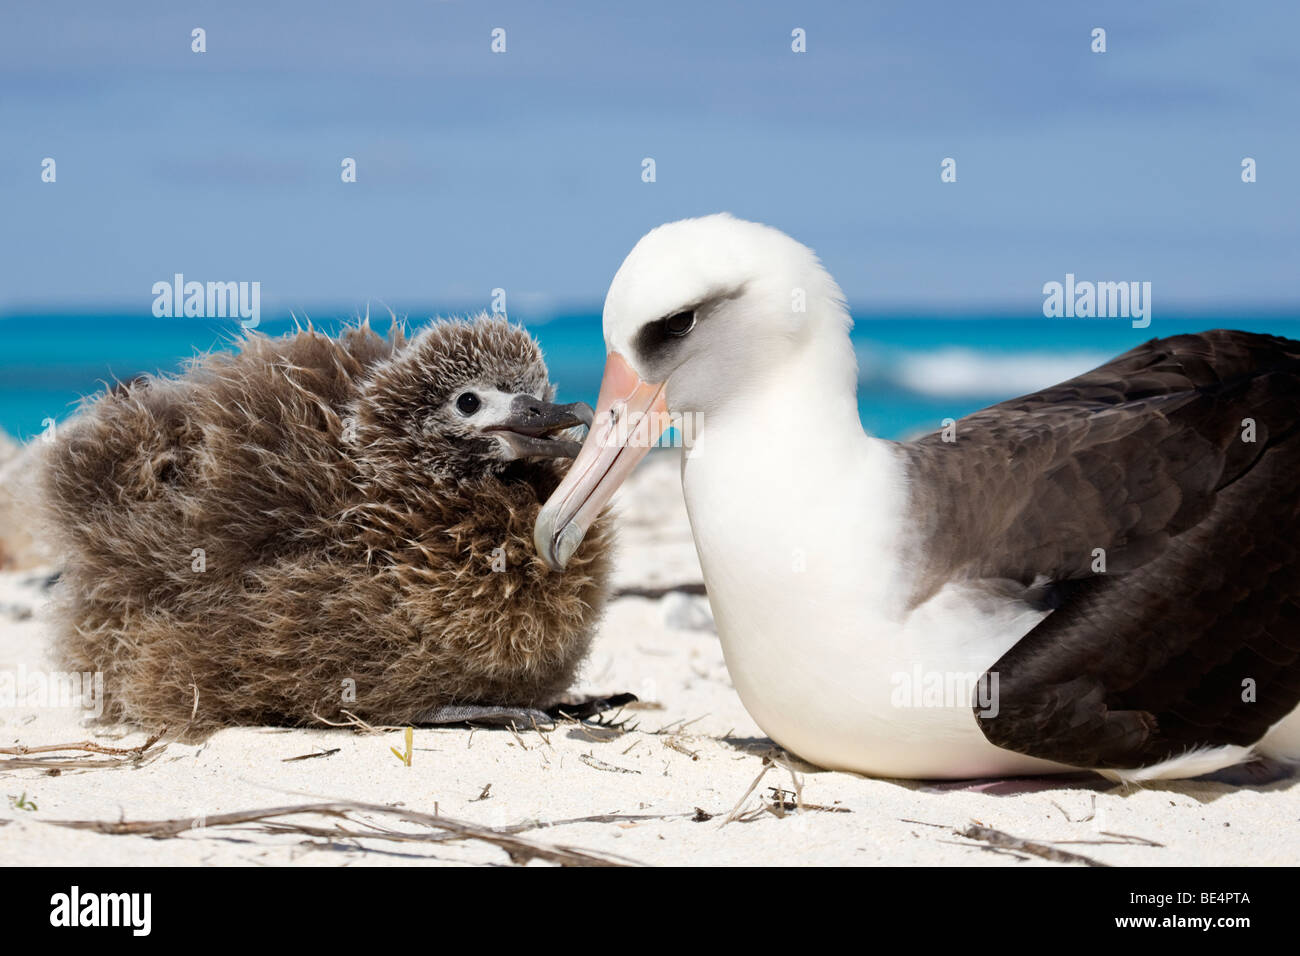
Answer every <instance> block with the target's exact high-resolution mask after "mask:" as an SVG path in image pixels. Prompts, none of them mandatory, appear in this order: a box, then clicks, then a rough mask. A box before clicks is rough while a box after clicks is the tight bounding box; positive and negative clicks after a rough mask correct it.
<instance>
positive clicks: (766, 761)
mask: <svg viewBox="0 0 1300 956" xmlns="http://www.w3.org/2000/svg"><path fill="white" fill-rule="evenodd" d="M771 769H772V758H771V757H764V758H763V769H762V770H760V771H759V772H758V776H757V777H755V778H754V782H753V783H751V784H750V785H749V789H748V790H746V791H745V793H744V795H743V796H742V797H741V798H740V799H739V800H738V801H737V802H736V805H735V806H734V807H732V808H731V812H730V813H728V814H727V818H726V819H725V820H723V821H722V822H721V823H719V824H718V829H719V830H721V829H722V828H723V827H725V826H726V825H727V824H728V823H730V822H731V821H732V820H734V819H736V815H737V814H738V813H739V812H740V808H741V807H743V806H744V805H745V801H746V800H748V799H749V795H750V794H751V793H753V792H754V790H755V789H756V788H757V787H758V784H759V782H760V781H761V780H762V779H763V778H764V777H765V776H767V772H768V771H769V770H771Z"/></svg>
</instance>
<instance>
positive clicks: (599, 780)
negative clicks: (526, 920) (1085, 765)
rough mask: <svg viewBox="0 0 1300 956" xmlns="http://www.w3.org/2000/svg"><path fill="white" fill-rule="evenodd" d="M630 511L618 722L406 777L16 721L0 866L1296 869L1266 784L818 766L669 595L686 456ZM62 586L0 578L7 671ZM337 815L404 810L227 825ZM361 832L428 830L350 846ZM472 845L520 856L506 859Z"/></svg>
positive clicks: (449, 755)
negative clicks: (766, 720)
mask: <svg viewBox="0 0 1300 956" xmlns="http://www.w3.org/2000/svg"><path fill="white" fill-rule="evenodd" d="M616 506H617V508H618V509H619V514H620V524H621V535H620V542H621V545H620V552H619V560H618V566H617V572H616V578H615V589H616V593H617V592H623V593H621V594H619V595H618V596H616V598H615V599H614V600H613V601H611V602H610V604H609V606H608V608H607V611H606V614H605V618H604V621H603V624H602V626H601V630H600V633H599V636H598V638H597V640H596V642H595V645H594V648H593V651H592V654H591V656H590V659H589V660H588V661H587V664H586V666H585V668H584V670H583V673H582V677H581V680H580V682H579V683H578V684H577V685H576V686H575V687H574V692H575V695H597V696H600V695H611V694H616V693H623V692H630V693H633V694H636V695H637V697H638V698H639V702H638V703H636V704H633V705H631V706H629V707H626V708H624V709H622V710H621V711H620V712H616V713H610V714H608V715H606V716H605V717H604V718H603V721H604V723H605V724H606V726H600V725H598V724H597V722H595V721H587V722H585V723H577V722H570V723H561V724H559V725H558V726H557V727H555V728H554V729H552V730H534V729H528V730H526V731H522V732H520V733H518V734H516V733H512V732H511V731H509V730H488V729H478V730H471V729H461V728H416V729H415V730H414V734H413V738H412V743H413V748H412V753H411V761H410V766H407V765H406V764H405V762H404V761H402V760H399V759H398V758H397V757H396V756H395V755H394V753H393V752H392V748H396V749H397V750H399V751H402V750H404V748H405V742H404V739H403V738H404V733H403V731H402V730H401V729H393V730H389V731H383V732H378V733H367V732H364V731H361V730H358V729H353V728H338V729H331V728H321V729H293V730H287V729H281V728H240V729H233V730H225V731H222V732H219V733H217V734H215V735H213V736H212V737H210V738H209V739H208V740H206V741H205V742H203V743H202V744H199V745H186V744H179V743H176V742H169V741H168V740H167V739H166V737H164V738H163V739H162V740H160V741H158V742H157V743H155V744H153V745H152V746H150V747H149V748H148V749H147V750H145V751H143V752H142V753H128V754H125V755H123V754H113V753H96V752H77V751H72V750H61V751H52V752H37V753H30V754H26V755H24V754H21V753H15V752H14V751H16V750H18V749H19V748H21V747H27V748H38V747H43V746H49V745H53V744H69V743H77V742H83V741H87V742H89V743H91V744H93V745H96V746H97V747H100V748H117V749H119V750H129V749H131V748H138V747H140V746H141V745H142V744H144V743H146V741H147V739H148V737H149V735H148V734H147V733H145V732H143V731H139V730H134V729H131V728H123V727H113V726H104V725H102V724H97V723H95V722H93V721H89V720H86V719H84V718H83V716H82V714H81V713H80V711H78V710H74V709H70V708H58V707H30V706H29V707H23V706H19V707H5V708H3V709H0V747H3V748H6V753H5V754H4V755H2V756H0V778H2V779H3V785H2V787H0V794H2V795H3V801H0V863H3V864H5V865H14V864H19V865H58V864H65V865H66V864H76V865H134V864H183V865H192V864H222V865H241V864H247V865H266V864H276V865H280V864H295V865H318V866H338V865H357V864H363V865H393V864H409V863H426V862H427V863H430V864H465V865H499V864H505V863H509V862H510V861H511V859H512V858H513V859H515V860H517V861H520V862H525V861H528V860H529V859H531V860H534V861H537V862H540V863H546V862H548V860H552V858H553V853H552V851H553V850H554V848H557V847H562V848H567V849H566V850H565V851H563V852H565V853H569V852H571V853H573V854H574V856H573V857H572V858H568V859H567V861H568V862H594V861H601V862H610V861H612V862H622V863H639V864H649V865H764V864H829V865H838V864H854V865H856V864H884V865H906V864H939V865H954V866H969V865H986V866H1062V865H1064V866H1075V865H1087V863H1088V862H1093V863H1104V864H1109V865H1113V866H1124V865H1143V866H1146V865H1157V866H1160V865H1197V866H1230V865H1294V864H1295V863H1297V862H1300V845H1298V843H1297V841H1296V840H1295V838H1294V833H1295V830H1296V823H1297V821H1300V786H1298V785H1297V781H1296V779H1294V778H1293V779H1292V780H1289V781H1285V782H1282V783H1274V784H1270V785H1266V786H1263V787H1254V788H1236V787H1231V786H1227V785H1224V784H1219V783H1205V782H1188V781H1181V782H1175V783H1163V784H1160V785H1158V786H1151V787H1147V788H1142V789H1132V788H1130V789H1124V788H1121V787H1118V786H1116V785H1113V784H1110V783H1109V782H1107V781H1104V780H1102V779H1100V778H1097V777H1084V776H1080V777H1073V778H1065V779H1059V780H1054V781H1052V782H1050V783H1048V784H1046V785H1045V787H1044V788H1043V789H1035V790H1031V791H1030V792H1018V793H1011V794H1005V793H1000V792H999V791H1000V790H1002V789H1005V788H1003V787H999V786H996V785H994V786H984V787H983V788H981V789H975V790H972V789H965V788H962V785H954V784H950V783H943V784H932V783H931V784H928V783H924V782H916V781H898V780H872V779H866V778H863V777H859V776H856V775H853V774H847V773H833V772H823V771H819V770H817V769H815V768H812V767H809V766H808V765H806V764H803V763H802V762H801V761H799V760H797V759H795V758H792V757H790V756H789V755H787V754H785V753H783V752H781V751H780V750H779V749H778V748H776V747H775V746H774V745H773V744H772V742H771V741H770V740H768V739H767V738H766V737H764V735H763V734H762V732H761V731H760V730H759V728H758V727H757V726H756V725H755V724H754V722H753V720H752V719H751V718H750V717H749V715H748V714H747V713H746V712H745V709H744V707H743V706H742V705H741V702H740V700H739V698H738V697H737V695H736V692H735V690H734V689H733V688H732V686H731V684H730V682H729V680H728V676H727V670H726V667H725V665H724V663H723V658H722V653H721V650H720V648H719V644H718V640H717V637H716V634H715V633H714V630H713V626H712V620H711V616H710V614H709V609H708V603H707V600H706V599H705V598H704V597H702V596H698V595H695V594H691V593H688V592H684V591H681V590H668V591H667V593H665V594H663V595H662V596H660V595H659V594H657V593H655V592H656V591H657V590H660V589H673V588H677V587H679V586H681V585H691V584H695V585H698V584H699V583H700V582H701V575H700V570H699V565H698V562H697V560H696V557H695V551H694V546H693V544H692V541H691V536H690V530H689V526H688V524H687V519H686V514H685V509H684V506H683V504H682V500H681V492H680V488H679V485H678V473H677V462H676V460H675V457H674V455H673V453H662V454H659V453H657V454H656V455H654V456H651V459H650V460H648V461H647V462H646V463H645V464H644V465H643V467H642V468H641V470H640V471H638V472H637V474H636V475H634V477H633V479H632V480H631V482H630V483H629V485H628V487H627V488H626V489H625V490H624V492H623V493H622V494H621V496H620V499H618V500H617V502H616ZM49 575H50V569H49V568H35V569H28V570H19V571H8V572H5V573H4V574H3V576H2V577H0V673H4V672H9V673H15V672H17V671H18V670H19V669H20V668H26V669H27V670H28V671H34V670H40V669H50V668H52V666H53V665H52V664H51V662H50V661H48V660H47V658H46V656H45V654H46V649H47V646H48V638H49V635H48V632H47V620H46V617H47V615H46V602H47V593H48V590H47V583H48V579H49ZM629 592H630V593H629ZM295 758H297V759H295ZM338 802H356V803H361V804H370V805H379V806H383V807H386V808H388V811H389V812H379V811H378V810H375V809H368V810H352V811H350V812H349V813H348V819H346V820H345V819H343V818H341V817H339V816H337V815H335V816H330V815H325V814H322V813H313V814H299V815H296V816H287V817H281V818H277V819H276V820H268V821H261V822H229V823H226V822H223V820H222V818H221V815H222V814H237V813H238V812H240V811H254V810H264V809H266V808H274V807H284V806H292V805H302V804H321V803H338ZM404 812H405V813H410V814H412V817H410V818H408V819H405V820H404V819H402V817H401V814H402V813H404ZM414 814H436V815H438V816H439V817H441V818H447V819H450V820H452V821H457V822H458V823H460V824H467V825H469V829H468V830H467V831H465V832H466V833H468V834H469V835H466V836H462V838H460V839H447V838H446V836H447V834H446V831H445V830H441V829H439V828H437V827H433V826H429V825H428V821H427V820H423V818H417V817H415V816H414ZM162 820H182V821H189V822H188V823H187V824H186V825H177V826H173V827H172V828H171V829H172V831H175V832H176V835H174V836H170V837H169V838H166V839H154V838H152V837H150V836H148V835H143V834H136V835H115V834H106V833H101V832H96V831H95V830H87V829H78V828H69V827H67V826H62V825H59V824H58V823H57V821H91V822H98V823H101V824H106V825H110V826H111V825H113V824H118V823H120V822H122V821H126V822H127V823H134V822H138V821H162ZM284 824H294V825H296V827H294V828H287V827H284V826H283V825H284ZM371 825H373V826H377V827H383V828H385V830H386V833H387V834H388V835H389V836H391V835H392V834H393V833H394V832H399V833H407V834H417V835H419V836H417V837H415V838H412V839H401V840H398V839H380V838H377V837H366V836H357V835H354V834H358V833H361V834H364V833H365V831H366V829H367V827H368V826H371ZM972 827H975V828H977V829H971V828H972ZM475 828H490V829H491V830H493V831H495V832H496V833H498V834H509V835H511V838H512V839H514V840H516V841H518V843H517V844H510V845H507V846H506V847H505V848H503V846H502V845H500V841H498V843H493V842H490V841H488V840H484V839H480V838H478V837H477V836H475V834H476V833H478V832H479V831H478V830H477V829H475ZM978 828H983V829H978ZM994 831H996V832H994ZM963 834H964V835H963ZM430 837H437V839H430ZM521 848H522V849H521ZM534 851H537V852H534ZM553 861H564V860H563V859H561V860H553Z"/></svg>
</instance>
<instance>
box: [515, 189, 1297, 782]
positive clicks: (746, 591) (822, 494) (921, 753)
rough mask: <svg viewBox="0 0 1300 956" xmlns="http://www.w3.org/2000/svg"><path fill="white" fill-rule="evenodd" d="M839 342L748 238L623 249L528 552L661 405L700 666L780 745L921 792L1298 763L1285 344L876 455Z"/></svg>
mask: <svg viewBox="0 0 1300 956" xmlns="http://www.w3.org/2000/svg"><path fill="white" fill-rule="evenodd" d="M801 304H802V306H803V308H802V309H801V308H800V305H801ZM850 325H851V320H850V319H849V316H848V312H847V310H846V308H845V305H844V299H843V296H842V294H841V292H840V290H839V288H838V286H837V285H836V284H835V282H834V280H833V279H832V278H831V277H830V275H829V274H827V272H826V271H825V269H823V268H822V266H821V265H820V263H819V262H818V261H817V259H816V257H815V256H814V255H813V254H812V252H811V251H810V250H809V249H807V248H806V247H804V246H802V245H800V244H799V243H797V242H795V241H794V240H792V239H790V238H789V237H788V236H785V235H784V234H782V233H780V232H778V231H777V230H775V229H771V228H769V227H766V226H762V225H758V224H756V223H749V222H743V221H740V220H736V219H733V218H732V217H730V216H727V215H718V216H709V217H705V218H702V219H693V220H684V221H682V222H676V223H670V224H668V225H665V226H661V227H660V228H658V229H656V230H654V231H652V232H651V233H649V234H648V235H646V236H645V237H644V238H643V239H642V240H641V241H640V242H639V243H638V244H637V246H636V247H635V248H634V249H633V250H632V252H631V254H630V255H629V256H628V257H627V259H626V261H625V262H624V263H623V266H622V267H621V268H620V269H619V271H618V274H617V275H616V276H615V277H614V281H613V283H612V285H611V286H610V290H609V294H608V297H607V299H606V303H605V312H604V327H605V339H606V346H607V349H608V360H607V364H606V371H605V379H604V382H603V383H602V386H601V392H600V397H599V399H598V407H597V411H596V423H595V426H594V427H593V428H592V431H591V433H590V435H589V436H588V439H587V442H586V444H585V446H584V448H583V450H582V452H581V453H580V454H579V456H578V459H577V461H576V462H575V463H574V466H573V468H572V469H571V470H570V472H569V474H568V476H567V477H566V479H565V480H564V482H563V483H562V484H561V485H560V487H559V488H558V489H557V490H556V492H555V493H554V494H553V495H552V497H551V498H550V500H549V501H548V502H547V504H546V506H545V507H544V508H543V510H542V512H541V514H540V516H539V518H538V523H537V528H536V536H535V542H536V544H537V547H538V550H539V553H540V554H541V555H542V556H543V558H545V560H546V561H547V562H548V563H550V564H551V565H552V567H554V568H557V569H562V568H563V567H564V565H565V563H566V562H567V560H568V558H569V556H570V555H571V554H572V552H573V550H574V549H575V548H576V547H577V545H578V543H579V542H580V541H581V540H582V536H583V534H584V533H585V530H586V527H587V526H588V525H589V523H590V521H591V520H592V518H593V517H594V515H596V514H597V513H599V510H600V508H601V506H603V504H604V503H605V502H606V501H607V500H608V499H609V497H610V495H612V494H613V492H614V490H615V488H616V487H617V485H618V484H619V482H621V481H622V479H623V478H624V477H626V475H627V474H628V473H629V472H630V471H631V470H632V468H633V467H634V466H635V464H636V463H637V461H639V460H640V458H641V457H642V456H643V455H644V454H645V453H646V451H647V450H648V448H649V446H650V444H651V443H652V442H653V441H654V439H655V438H656V437H657V435H658V434H659V433H660V431H662V429H663V427H664V426H665V424H666V421H667V417H666V413H667V412H672V413H691V414H693V415H694V416H695V419H694V420H695V423H696V427H695V429H694V430H695V436H694V442H693V444H692V446H691V447H690V448H688V449H687V450H686V451H685V453H684V456H683V465H682V488H683V491H684V494H685V498H686V504H687V509H688V512H689V515H690V520H691V526H692V531H693V533H694V537H695V542H696V547H697V550H698V552H699V557H700V563H701V566H702V568H703V570H704V576H705V583H706V585H707V588H708V592H709V599H710V602H711V604H712V606H713V610H714V615H715V618H716V620H717V624H718V633H719V637H720V639H721V641H722V646H723V651H724V653H725V656H726V660H727V666H728V669H729V671H730V673H731V676H732V679H733V681H734V682H735V685H736V689H737V691H738V692H739V694H740V696H741V698H742V700H743V701H744V703H745V706H746V707H747V709H748V710H749V711H750V713H751V714H752V715H753V716H754V718H755V720H756V721H757V722H758V724H759V725H760V726H761V727H762V728H763V730H764V731H765V732H766V733H768V734H769V735H770V736H771V737H772V738H773V739H774V740H775V741H777V742H778V743H779V744H781V745H782V746H784V747H786V748H787V749H789V750H791V751H793V752H795V753H797V754H799V755H800V756H802V757H804V758H805V759H807V760H810V761H812V762H814V763H817V764H820V765H822V766H825V767H830V768H837V769H846V770H853V771H857V772H861V773H867V774H874V775H883V776H906V777H930V778H934V777H972V776H1001V775H1014V774H1025V773H1043V772H1054V771H1064V770H1073V769H1077V768H1081V767H1082V768H1091V769H1097V770H1099V771H1102V772H1105V773H1108V774H1110V775H1112V776H1117V777H1122V778H1129V779H1151V778H1153V777H1159V776H1193V775H1197V774H1201V773H1206V772H1209V771H1212V770H1216V769H1220V768H1222V767H1225V766H1230V765H1232V764H1234V763H1238V762H1240V761H1242V760H1244V759H1246V758H1247V757H1249V756H1250V755H1251V754H1252V753H1254V752H1258V753H1261V754H1266V755H1269V756H1274V757H1280V758H1284V759H1294V758H1296V757H1297V753H1298V752H1300V739H1298V738H1300V717H1297V714H1296V706H1297V703H1298V702H1300V554H1298V553H1297V549H1298V548H1300V545H1297V543H1296V540H1297V537H1300V536H1298V535H1297V531H1300V494H1298V493H1297V491H1296V485H1295V480H1294V475H1295V474H1296V470H1297V466H1300V437H1297V436H1296V435H1295V432H1296V430H1297V428H1298V427H1300V343H1296V342H1290V341H1288V340H1285V339H1280V338H1276V337H1271V336H1262V335H1253V334H1250V333H1243V332H1227V331H1216V332H1208V333H1204V334H1201V335H1193V336H1178V337H1175V338H1172V339H1165V340H1153V341H1152V342H1149V343H1147V344H1146V345H1143V346H1140V347H1139V348H1137V349H1134V350H1132V351H1131V352H1128V353H1126V354H1125V355H1122V356H1120V357H1118V358H1116V359H1115V360H1113V361H1112V362H1110V363H1107V364H1106V365H1104V366H1102V367H1101V368H1099V369H1096V370H1094V371H1092V372H1089V373H1087V374H1085V375H1082V376H1079V377H1078V378H1076V379H1072V380H1070V381H1068V382H1065V383H1062V384H1061V385H1058V386H1054V387H1053V388H1050V389H1045V390H1044V391H1042V392H1038V393H1035V394H1033V395H1028V396H1025V397H1023V398H1019V399H1014V400H1012V401H1009V402H1004V403H1002V404H1001V405H996V406H993V407H992V408H989V409H986V410H984V411H982V412H978V413H976V414H974V415H971V416H968V417H967V418H965V419H962V420H961V421H959V422H958V423H957V426H956V436H955V437H956V440H955V441H951V442H947V441H943V440H941V437H940V436H939V435H935V436H932V437H930V438H925V439H921V440H919V441H915V442H907V443H895V442H889V441H884V440H881V439H877V438H873V437H870V436H868V435H866V434H865V433H864V432H863V430H862V427H861V424H860V421H859V419H858V413H857V402H856V384H857V368H856V362H855V359H854V353H853V349H852V345H851V343H850V340H849V334H848V332H849V327H850ZM1247 418H1249V419H1251V421H1252V422H1253V423H1254V425H1253V428H1254V434H1253V436H1252V437H1253V438H1254V441H1243V439H1242V421H1243V419H1247ZM1099 557H1100V558H1101V560H1100V561H1099V560H1098V558H1099Z"/></svg>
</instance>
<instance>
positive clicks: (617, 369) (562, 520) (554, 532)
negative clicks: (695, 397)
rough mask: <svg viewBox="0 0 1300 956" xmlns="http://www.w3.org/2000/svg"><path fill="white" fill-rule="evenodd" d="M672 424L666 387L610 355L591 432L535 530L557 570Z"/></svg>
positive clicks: (544, 554)
mask: <svg viewBox="0 0 1300 956" xmlns="http://www.w3.org/2000/svg"><path fill="white" fill-rule="evenodd" d="M669 424H670V422H669V417H668V403H667V399H666V398H665V397H664V386H663V384H662V383H660V384H654V383H650V382H643V381H642V380H641V377H640V376H639V375H637V374H636V372H634V371H633V370H632V366H630V365H628V364H627V360H626V359H624V358H623V356H621V355H619V354H618V353H617V352H610V353H609V356H608V357H607V358H606V359H605V375H604V377H603V378H602V379H601V382H600V397H599V398H597V399H596V416H595V419H594V420H593V421H592V425H591V431H590V432H589V433H588V434H587V440H586V441H585V442H584V443H583V445H582V450H581V451H579V452H578V457H577V458H575V459H574V461H573V465H572V466H571V467H570V468H569V473H568V474H567V475H565V476H564V480H563V481H561V482H560V486H559V487H558V488H556V489H555V491H554V492H553V493H552V494H551V497H550V498H548V499H547V500H546V504H544V505H543V506H542V510H541V512H540V513H539V514H538V515H537V524H536V525H535V526H534V528H533V544H534V545H535V546H536V547H537V553H538V554H539V555H541V557H542V560H543V561H545V562H546V563H547V564H548V565H550V566H551V568H552V569H553V570H556V571H563V570H564V568H565V565H567V564H568V563H569V558H571V557H572V556H573V552H575V551H577V550H578V545H580V544H582V539H583V538H584V537H585V536H586V534H587V529H588V528H590V527H591V523H592V522H593V521H595V520H596V516H597V515H599V514H600V510H601V509H602V508H604V507H605V504H606V503H607V502H608V501H609V499H610V498H611V497H613V494H614V492H615V491H617V490H618V486H619V485H621V484H622V483H623V480H624V479H625V478H627V476H628V475H630V474H631V473H632V469H633V468H635V467H636V466H637V463H638V462H639V461H641V459H642V458H644V457H645V456H646V454H647V453H648V452H649V451H650V448H651V446H653V445H654V443H655V442H656V441H657V440H658V438H659V436H660V435H662V434H663V433H664V431H665V430H666V429H667V428H668V425H669Z"/></svg>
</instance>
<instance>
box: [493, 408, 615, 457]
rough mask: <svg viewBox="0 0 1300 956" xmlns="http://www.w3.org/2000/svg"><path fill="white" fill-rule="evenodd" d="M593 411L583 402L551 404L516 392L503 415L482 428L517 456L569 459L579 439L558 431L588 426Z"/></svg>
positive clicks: (574, 453)
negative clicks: (502, 442) (503, 442)
mask: <svg viewBox="0 0 1300 956" xmlns="http://www.w3.org/2000/svg"><path fill="white" fill-rule="evenodd" d="M593 414H594V413H593V412H592V410H591V406H590V405H588V404H587V403H586V402H572V403H570V404H568V405H554V404H552V403H550V402H543V401H541V400H539V399H537V398H534V397H533V396H532V395H516V396H515V397H514V398H513V399H512V400H511V402H510V410H509V412H508V413H507V414H506V417H505V418H503V419H502V420H501V421H499V422H495V423H493V424H491V425H488V426H486V427H485V428H484V429H483V431H485V432H493V433H494V434H496V435H498V436H499V437H500V438H501V439H502V440H503V441H505V443H506V444H507V445H508V446H510V450H511V451H512V452H513V453H514V457H516V458H572V457H574V456H575V455H577V454H578V449H579V448H581V447H582V444H581V442H578V441H575V440H573V439H572V438H569V437H567V436H565V435H561V434H558V433H559V432H563V431H564V430H565V429H566V428H576V427H577V426H579V425H586V426H587V427H588V428H590V427H591V421H592V417H593Z"/></svg>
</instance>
